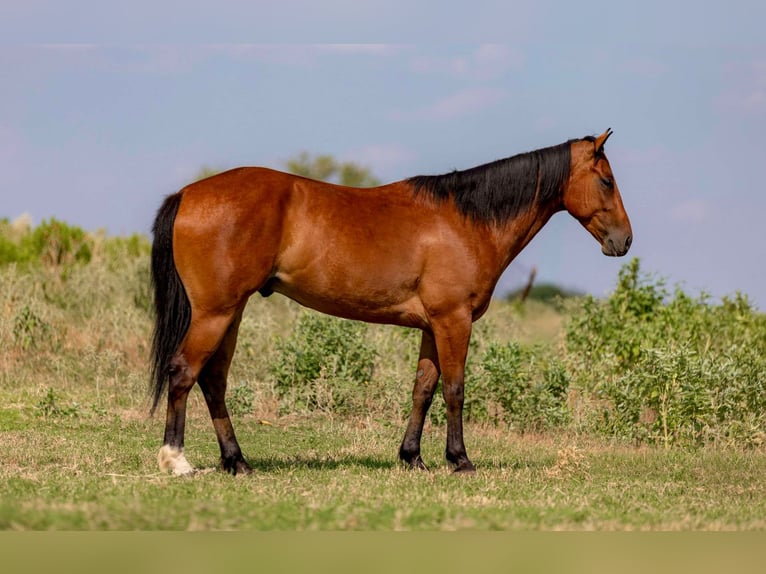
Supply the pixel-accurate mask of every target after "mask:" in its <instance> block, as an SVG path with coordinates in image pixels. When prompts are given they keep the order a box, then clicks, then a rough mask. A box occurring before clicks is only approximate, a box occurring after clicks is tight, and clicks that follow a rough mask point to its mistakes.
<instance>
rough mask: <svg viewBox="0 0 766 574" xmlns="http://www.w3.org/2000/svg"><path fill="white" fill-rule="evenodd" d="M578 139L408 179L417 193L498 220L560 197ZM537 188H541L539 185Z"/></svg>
mask: <svg viewBox="0 0 766 574" xmlns="http://www.w3.org/2000/svg"><path fill="white" fill-rule="evenodd" d="M575 141H578V140H570V141H568V142H566V143H563V144H559V145H556V146H552V147H547V148H542V149H538V150H535V151H530V152H526V153H521V154H518V155H515V156H513V157H509V158H506V159H501V160H497V161H493V162H492V163H487V164H484V165H480V166H478V167H473V168H470V169H466V170H463V171H453V172H451V173H446V174H444V175H417V176H415V177H411V178H409V179H408V180H407V181H408V182H409V183H410V184H412V186H413V187H414V190H415V195H416V196H417V195H421V194H422V195H425V196H427V197H430V198H432V199H434V200H436V201H438V202H441V201H444V200H446V199H448V198H450V197H451V198H452V199H453V200H454V202H455V205H456V206H457V208H458V210H460V212H461V213H462V214H464V215H465V216H467V217H469V218H471V219H474V220H478V221H485V222H492V223H500V222H503V221H507V220H508V219H510V218H512V217H515V216H516V215H519V214H521V213H523V212H524V211H525V210H527V209H528V208H530V207H531V206H532V205H533V204H536V203H547V202H549V201H554V200H556V199H557V198H559V197H560V196H561V188H562V186H563V185H564V184H565V183H566V181H567V178H568V177H569V167H570V163H571V153H570V144H572V143H573V142H575ZM538 188H539V190H538Z"/></svg>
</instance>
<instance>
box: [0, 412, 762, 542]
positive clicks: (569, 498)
mask: <svg viewBox="0 0 766 574" xmlns="http://www.w3.org/2000/svg"><path fill="white" fill-rule="evenodd" d="M196 403H197V404H195V405H194V407H193V410H194V411H195V412H201V411H202V410H203V408H204V407H203V405H202V404H201V402H200V401H199V400H197V401H196ZM0 420H1V421H2V426H0V429H1V430H0V432H2V439H3V440H2V446H0V463H1V465H0V501H1V502H0V528H3V529H34V530H41V529H42V530H48V529H57V530H61V529H66V530H71V529H74V530H80V529H85V530H134V529H140V530H154V529H162V530H220V529H223V530H241V529H246V530H251V529H252V530H274V529H275V530H328V529H329V530H348V529H351V530H462V529H479V530H498V529H534V530H537V529H544V530H657V529H660V530H690V529H694V530H699V529H705V530H735V529H763V528H764V526H766V481H764V480H763V477H764V475H765V474H766V456H765V455H764V453H763V452H753V451H749V452H742V451H728V450H712V449H706V450H701V451H695V452H690V451H687V450H680V449H671V450H665V449H659V448H656V447H652V448H640V449H636V448H629V447H625V446H615V445H608V444H605V443H603V442H596V443H594V442H592V441H589V440H587V439H580V438H577V437H553V438H552V437H530V436H524V437H521V436H514V435H513V434H509V433H504V432H500V431H498V430H497V429H491V428H486V427H477V426H471V427H469V428H468V437H469V439H468V440H469V448H470V451H471V453H472V454H473V458H474V461H475V463H476V464H477V466H478V468H479V470H478V472H477V473H476V475H474V476H456V475H453V474H452V473H451V471H450V470H449V469H448V468H447V467H446V465H444V463H443V462H442V451H443V429H442V428H434V427H431V428H429V429H427V431H426V432H427V437H426V441H425V443H424V452H425V454H426V457H427V460H428V462H429V463H430V464H431V467H432V470H431V472H429V473H421V472H412V471H408V470H405V469H403V468H401V467H400V466H399V464H398V463H397V461H396V458H395V451H396V446H397V445H398V441H399V439H400V434H401V430H402V429H401V425H393V424H391V425H389V424H381V423H378V422H371V421H363V420H355V421H347V420H346V421H341V422H333V421H330V420H327V419H324V418H314V419H304V420H282V421H280V422H278V423H276V424H274V425H273V426H268V425H262V424H259V423H258V421H257V420H256V419H255V418H253V417H245V418H243V419H242V420H240V421H239V425H238V428H239V431H240V436H241V439H240V440H241V442H242V444H243V446H244V448H245V450H246V454H247V457H248V460H249V461H250V463H251V464H252V465H253V467H254V468H255V471H256V472H255V473H254V474H253V475H251V476H242V477H231V476H228V475H225V474H223V473H221V472H219V471H218V470H217V469H216V464H217V456H218V452H217V445H216V444H215V439H214V437H213V435H212V433H211V429H210V423H209V421H208V420H207V419H206V417H204V416H203V415H196V416H194V417H193V418H192V420H191V421H190V426H191V428H190V432H189V437H188V440H187V449H188V452H189V453H190V454H189V457H190V459H191V461H192V463H193V464H194V465H195V466H196V467H197V468H199V469H200V471H199V472H198V473H197V474H196V475H194V476H193V477H189V478H183V479H178V478H173V477H171V476H168V475H160V474H159V473H158V471H157V469H156V464H155V455H156V450H157V447H158V438H159V436H160V433H161V426H160V423H159V422H158V421H156V420H151V421H150V420H146V419H145V418H144V417H143V416H141V415H140V414H138V413H131V412H124V413H122V414H121V415H119V414H115V413H107V414H106V415H104V416H98V417H96V416H93V417H87V418H79V419H71V418H70V419H65V420H60V419H44V420H39V419H37V418H32V419H31V420H30V419H29V418H27V417H26V416H24V415H20V414H18V411H16V410H14V409H12V408H5V409H4V410H3V411H2V419H0Z"/></svg>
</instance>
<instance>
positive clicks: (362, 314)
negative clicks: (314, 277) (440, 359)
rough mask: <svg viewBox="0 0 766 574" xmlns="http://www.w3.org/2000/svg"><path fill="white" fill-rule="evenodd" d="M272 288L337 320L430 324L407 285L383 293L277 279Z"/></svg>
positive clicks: (415, 324)
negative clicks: (339, 318) (338, 318)
mask: <svg viewBox="0 0 766 574" xmlns="http://www.w3.org/2000/svg"><path fill="white" fill-rule="evenodd" d="M320 283H321V282H320ZM271 288H272V290H273V291H275V292H276V293H281V294H282V295H285V296H286V297H289V298H290V299H293V300H294V301H297V302H298V303H300V304H301V305H303V306H304V307H308V308H310V309H315V310H317V311H320V312H322V313H326V314H328V315H334V316H336V317H343V318H346V319H355V320H358V321H367V322H370V323H387V324H392V325H402V326H405V327H424V326H426V325H427V319H426V316H425V311H424V309H423V305H422V303H421V301H420V298H419V297H418V296H417V293H416V292H415V291H414V290H410V289H406V288H405V286H400V287H399V288H398V289H391V290H381V289H380V288H371V287H370V286H369V285H364V284H361V285H358V286H357V287H356V288H355V289H349V288H348V286H346V285H336V286H332V285H315V284H313V283H312V282H310V281H305V282H303V283H302V284H301V283H296V282H293V281H290V280H289V279H287V280H283V279H279V278H278V279H277V280H276V281H275V282H274V283H273V285H272V287H271Z"/></svg>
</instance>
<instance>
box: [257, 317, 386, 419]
mask: <svg viewBox="0 0 766 574" xmlns="http://www.w3.org/2000/svg"><path fill="white" fill-rule="evenodd" d="M367 329H368V327H367V325H366V324H365V323H360V322H357V321H348V320H344V319H338V318H335V317H330V316H327V315H321V314H319V313H316V312H313V311H308V310H303V311H302V312H301V313H300V315H299V317H298V321H297V323H296V325H295V327H294V329H293V331H292V333H291V334H290V335H289V336H287V337H286V338H278V339H277V343H276V351H277V352H276V353H275V355H274V356H273V358H272V360H271V362H270V364H269V371H270V373H271V375H272V376H273V377H274V379H275V383H276V389H277V392H278V394H279V397H280V400H281V402H282V404H281V408H282V409H283V410H284V409H288V410H309V411H313V410H326V411H333V412H338V413H344V412H346V413H347V412H350V411H353V410H355V406H359V405H360V404H361V402H362V400H361V398H360V397H359V396H358V395H359V394H360V393H363V392H364V391H363V389H364V387H365V386H367V385H368V384H369V382H370V379H371V378H372V375H373V368H374V364H375V363H374V361H375V356H376V351H375V349H374V348H373V346H372V345H370V344H369V343H368V341H367V338H366V333H367Z"/></svg>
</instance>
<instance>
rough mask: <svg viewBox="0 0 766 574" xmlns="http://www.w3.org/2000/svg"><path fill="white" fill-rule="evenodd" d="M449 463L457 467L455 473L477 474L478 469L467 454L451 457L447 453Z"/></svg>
mask: <svg viewBox="0 0 766 574" xmlns="http://www.w3.org/2000/svg"><path fill="white" fill-rule="evenodd" d="M447 462H448V463H450V464H451V465H453V466H454V467H455V472H459V473H461V474H462V473H466V474H468V473H472V472H476V467H475V466H474V465H473V463H472V462H471V461H470V460H469V459H468V457H467V456H466V455H465V454H463V455H458V456H450V455H449V453H447Z"/></svg>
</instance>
